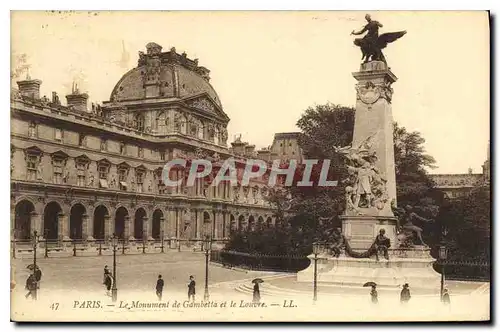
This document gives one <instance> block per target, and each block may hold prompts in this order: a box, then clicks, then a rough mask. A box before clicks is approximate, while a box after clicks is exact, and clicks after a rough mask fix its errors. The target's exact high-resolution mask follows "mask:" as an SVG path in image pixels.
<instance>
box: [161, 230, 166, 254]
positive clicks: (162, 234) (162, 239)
mask: <svg viewBox="0 0 500 332" xmlns="http://www.w3.org/2000/svg"><path fill="white" fill-rule="evenodd" d="M163 237H164V233H163V230H162V231H161V253H162V254H163V253H164V251H163V247H164V243H165V242H164V241H165V239H164V238H163Z"/></svg>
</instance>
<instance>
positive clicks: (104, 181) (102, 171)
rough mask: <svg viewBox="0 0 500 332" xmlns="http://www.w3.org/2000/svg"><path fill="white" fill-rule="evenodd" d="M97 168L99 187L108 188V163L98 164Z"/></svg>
mask: <svg viewBox="0 0 500 332" xmlns="http://www.w3.org/2000/svg"><path fill="white" fill-rule="evenodd" d="M97 170H98V171H99V187H101V188H108V174H109V165H108V164H104V163H103V164H99V166H98V167H97Z"/></svg>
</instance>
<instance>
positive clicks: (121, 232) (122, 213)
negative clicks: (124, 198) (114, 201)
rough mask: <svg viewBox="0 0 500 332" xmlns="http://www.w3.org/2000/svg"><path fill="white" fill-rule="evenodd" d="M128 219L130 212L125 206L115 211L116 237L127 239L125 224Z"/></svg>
mask: <svg viewBox="0 0 500 332" xmlns="http://www.w3.org/2000/svg"><path fill="white" fill-rule="evenodd" d="M127 217H128V210H127V208H126V207H124V206H120V207H119V208H118V209H116V211H115V235H116V236H118V237H120V238H122V239H124V237H125V223H126V221H127V220H126V219H127Z"/></svg>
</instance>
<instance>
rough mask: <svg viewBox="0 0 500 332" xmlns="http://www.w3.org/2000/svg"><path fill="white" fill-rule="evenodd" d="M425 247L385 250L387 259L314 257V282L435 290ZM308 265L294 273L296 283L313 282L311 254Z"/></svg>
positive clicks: (434, 275)
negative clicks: (316, 263)
mask: <svg viewBox="0 0 500 332" xmlns="http://www.w3.org/2000/svg"><path fill="white" fill-rule="evenodd" d="M429 252H430V249H429V248H427V247H417V248H411V249H398V250H389V260H386V259H385V258H383V257H379V258H380V260H379V261H376V259H375V257H373V258H351V257H346V256H343V255H341V256H340V257H338V258H336V257H332V256H330V255H318V266H317V273H318V283H328V284H334V285H339V287H342V286H358V287H362V286H363V284H364V283H366V282H368V281H373V282H375V283H376V284H377V285H378V286H380V287H385V288H395V289H396V288H397V289H399V288H401V286H402V285H403V284H405V283H408V284H409V285H410V288H427V289H436V290H437V291H439V289H440V282H441V275H440V274H439V273H437V272H436V271H434V269H433V267H432V265H433V263H434V261H435V259H434V258H432V256H431V255H430V253H429ZM308 258H309V259H310V260H311V264H310V265H309V267H308V268H306V269H305V270H302V271H299V272H298V273H297V281H299V282H313V280H314V255H310V256H308Z"/></svg>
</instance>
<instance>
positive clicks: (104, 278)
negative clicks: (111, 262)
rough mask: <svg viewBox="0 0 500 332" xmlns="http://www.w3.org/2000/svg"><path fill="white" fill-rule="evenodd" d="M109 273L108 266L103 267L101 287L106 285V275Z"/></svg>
mask: <svg viewBox="0 0 500 332" xmlns="http://www.w3.org/2000/svg"><path fill="white" fill-rule="evenodd" d="M110 273H111V272H109V269H108V266H107V265H104V275H103V277H102V283H103V285H104V284H106V275H108V274H110Z"/></svg>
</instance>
